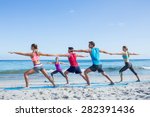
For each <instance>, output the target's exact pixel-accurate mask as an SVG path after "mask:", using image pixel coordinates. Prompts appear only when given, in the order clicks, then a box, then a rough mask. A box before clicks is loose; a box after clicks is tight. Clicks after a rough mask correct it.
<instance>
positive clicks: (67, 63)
mask: <svg viewBox="0 0 150 117" xmlns="http://www.w3.org/2000/svg"><path fill="white" fill-rule="evenodd" d="M59 63H60V64H62V65H69V64H68V63H64V62H59Z"/></svg>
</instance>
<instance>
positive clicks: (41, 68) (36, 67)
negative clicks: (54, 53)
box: [33, 64, 44, 73]
mask: <svg viewBox="0 0 150 117" xmlns="http://www.w3.org/2000/svg"><path fill="white" fill-rule="evenodd" d="M33 69H34V71H35V72H36V73H40V71H41V70H43V69H44V68H43V65H42V64H38V65H35V66H34V68H33Z"/></svg>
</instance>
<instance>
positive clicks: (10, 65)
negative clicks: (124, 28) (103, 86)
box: [0, 59, 150, 83]
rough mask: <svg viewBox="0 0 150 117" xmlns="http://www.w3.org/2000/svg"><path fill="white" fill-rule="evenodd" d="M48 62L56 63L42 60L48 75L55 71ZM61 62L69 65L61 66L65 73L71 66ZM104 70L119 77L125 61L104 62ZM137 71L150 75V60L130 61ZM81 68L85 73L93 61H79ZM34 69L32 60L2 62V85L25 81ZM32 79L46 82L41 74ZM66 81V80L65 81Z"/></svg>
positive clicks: (60, 78)
mask: <svg viewBox="0 0 150 117" xmlns="http://www.w3.org/2000/svg"><path fill="white" fill-rule="evenodd" d="M48 62H54V61H53V60H52V61H50V60H41V63H42V64H43V65H44V68H45V69H46V70H47V72H48V74H49V75H50V73H51V72H52V71H54V70H55V66H54V65H52V64H47V63H48ZM60 62H64V63H67V64H68V65H61V68H62V69H63V71H65V70H67V69H68V68H69V67H70V66H69V63H68V60H60ZM101 62H102V66H103V69H104V70H105V72H106V73H107V74H109V75H110V76H119V70H120V69H121V68H122V67H123V66H124V62H123V60H119V59H116V60H102V61H101ZM130 62H131V63H132V65H133V67H134V69H135V71H136V72H137V73H138V74H139V75H150V59H136V60H134V59H132V60H130ZM78 63H79V65H80V68H81V69H82V71H84V70H85V69H86V68H88V67H90V66H91V65H92V62H91V60H78ZM32 68H33V63H32V61H31V60H0V83H1V81H4V80H8V81H9V80H24V78H23V73H24V72H25V71H27V70H29V69H32ZM132 74H133V73H132V72H131V71H130V70H127V71H125V72H124V75H132ZM99 76H100V74H99V73H98V72H95V73H90V77H99ZM54 77H55V78H57V81H61V80H62V76H61V75H60V74H56V75H55V76H54ZM76 77H79V76H77V75H76V74H69V78H73V79H75V78H76ZM30 79H34V80H39V79H40V80H41V79H42V81H44V80H46V78H45V77H44V76H43V74H41V73H37V74H34V75H31V76H30ZM63 80H64V79H63Z"/></svg>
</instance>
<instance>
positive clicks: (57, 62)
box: [48, 57, 68, 83]
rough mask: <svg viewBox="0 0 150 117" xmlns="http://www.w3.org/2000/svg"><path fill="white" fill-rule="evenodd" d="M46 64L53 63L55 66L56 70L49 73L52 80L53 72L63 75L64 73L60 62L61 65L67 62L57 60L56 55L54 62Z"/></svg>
mask: <svg viewBox="0 0 150 117" xmlns="http://www.w3.org/2000/svg"><path fill="white" fill-rule="evenodd" d="M48 64H54V65H55V67H56V70H55V71H53V72H52V73H51V76H52V78H53V80H54V74H57V73H60V74H61V75H62V76H63V77H65V75H64V73H63V71H62V68H61V64H63V65H67V64H66V63H63V62H59V57H56V59H55V62H48ZM65 78H66V77H65ZM66 81H67V80H66ZM67 83H68V82H67Z"/></svg>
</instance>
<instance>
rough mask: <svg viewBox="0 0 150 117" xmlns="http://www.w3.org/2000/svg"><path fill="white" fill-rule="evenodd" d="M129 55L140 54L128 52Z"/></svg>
mask: <svg viewBox="0 0 150 117" xmlns="http://www.w3.org/2000/svg"><path fill="white" fill-rule="evenodd" d="M129 55H140V54H137V53H131V52H129Z"/></svg>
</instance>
